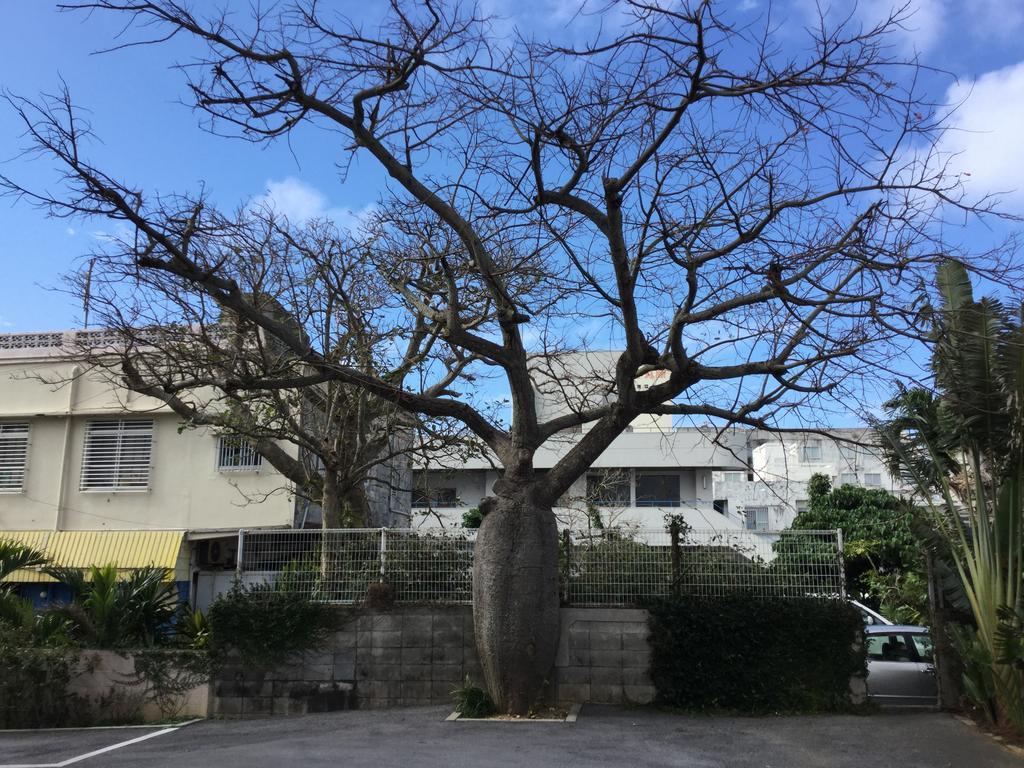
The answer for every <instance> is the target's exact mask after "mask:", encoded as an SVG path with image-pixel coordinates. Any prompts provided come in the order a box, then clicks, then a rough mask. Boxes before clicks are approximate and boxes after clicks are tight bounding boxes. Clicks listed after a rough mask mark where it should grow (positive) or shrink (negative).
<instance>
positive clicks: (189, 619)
mask: <svg viewBox="0 0 1024 768" xmlns="http://www.w3.org/2000/svg"><path fill="white" fill-rule="evenodd" d="M175 629H176V631H177V633H178V637H179V638H180V639H181V640H183V641H184V642H185V644H186V645H187V646H188V647H190V648H193V649H195V650H198V651H201V650H205V649H206V647H207V646H208V645H209V642H210V622H209V621H207V619H206V616H205V614H204V613H203V612H202V611H196V610H193V609H192V608H191V607H186V608H185V609H184V611H183V612H182V614H181V617H180V618H179V619H178V623H177V624H176V625H175Z"/></svg>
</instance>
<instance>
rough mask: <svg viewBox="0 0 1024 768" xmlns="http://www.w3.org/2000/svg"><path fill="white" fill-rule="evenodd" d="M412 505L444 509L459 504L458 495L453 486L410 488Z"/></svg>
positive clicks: (421, 507)
mask: <svg viewBox="0 0 1024 768" xmlns="http://www.w3.org/2000/svg"><path fill="white" fill-rule="evenodd" d="M412 505H413V507H415V508H417V509H444V508H451V507H457V506H459V495H458V493H456V489H455V488H425V487H423V486H419V487H416V488H413V489H412Z"/></svg>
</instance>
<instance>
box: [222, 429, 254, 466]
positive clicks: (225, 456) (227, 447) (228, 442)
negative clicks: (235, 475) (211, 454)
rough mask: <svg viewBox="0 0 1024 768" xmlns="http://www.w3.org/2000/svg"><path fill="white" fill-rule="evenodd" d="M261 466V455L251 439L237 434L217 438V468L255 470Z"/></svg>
mask: <svg viewBox="0 0 1024 768" xmlns="http://www.w3.org/2000/svg"><path fill="white" fill-rule="evenodd" d="M262 466H263V457H262V456H261V455H260V454H258V453H257V452H256V446H255V445H253V443H252V441H251V440H248V439H247V438H244V437H239V436H238V435H221V436H220V437H219V438H218V439H217V469H218V470H219V471H221V472H244V471H246V470H249V471H255V470H257V469H259V468H260V467H262Z"/></svg>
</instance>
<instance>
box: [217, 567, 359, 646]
mask: <svg viewBox="0 0 1024 768" xmlns="http://www.w3.org/2000/svg"><path fill="white" fill-rule="evenodd" d="M206 616H207V621H208V622H209V630H208V631H209V635H208V638H207V648H208V649H209V651H210V653H211V654H212V655H213V656H214V657H215V658H218V659H221V658H224V657H225V656H227V655H229V654H237V655H238V656H239V657H240V658H241V660H242V662H243V663H244V664H252V665H255V666H273V665H275V664H278V663H280V662H283V661H285V660H286V659H287V658H288V657H289V656H291V655H292V654H294V653H299V652H302V651H306V650H310V649H312V648H316V647H317V646H319V645H321V644H322V643H323V642H324V641H325V640H326V639H327V636H328V635H329V634H330V633H331V632H332V631H333V630H334V629H335V627H336V626H337V624H338V618H339V613H338V608H337V606H331V605H328V604H325V603H319V602H314V601H312V600H310V599H308V598H307V597H305V596H303V595H301V594H297V593H295V592H291V591H287V590H282V589H279V588H276V587H274V586H272V585H269V584H256V585H250V586H243V585H239V584H236V585H235V586H234V587H232V588H231V590H230V591H228V592H226V593H225V594H223V595H221V596H220V597H218V598H217V599H216V600H215V601H214V603H213V605H211V606H210V608H209V610H208V611H207V613H206Z"/></svg>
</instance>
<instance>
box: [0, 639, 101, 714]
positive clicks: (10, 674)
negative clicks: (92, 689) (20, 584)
mask: <svg viewBox="0 0 1024 768" xmlns="http://www.w3.org/2000/svg"><path fill="white" fill-rule="evenodd" d="M33 642H34V638H33V637H32V635H31V633H30V632H29V631H27V630H24V629H17V628H13V627H10V626H6V627H3V628H2V629H0V728H48V727H55V726H68V725H76V724H78V723H80V722H84V721H83V713H84V701H83V700H82V699H81V698H80V697H78V696H75V695H71V694H69V693H68V690H67V688H68V685H69V684H70V682H71V680H72V678H73V677H75V676H77V675H78V674H79V673H80V671H81V670H80V669H79V667H80V662H81V659H80V656H79V654H78V652H77V651H76V650H74V649H72V648H69V647H67V646H59V645H58V646H51V647H39V646H35V647H33Z"/></svg>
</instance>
